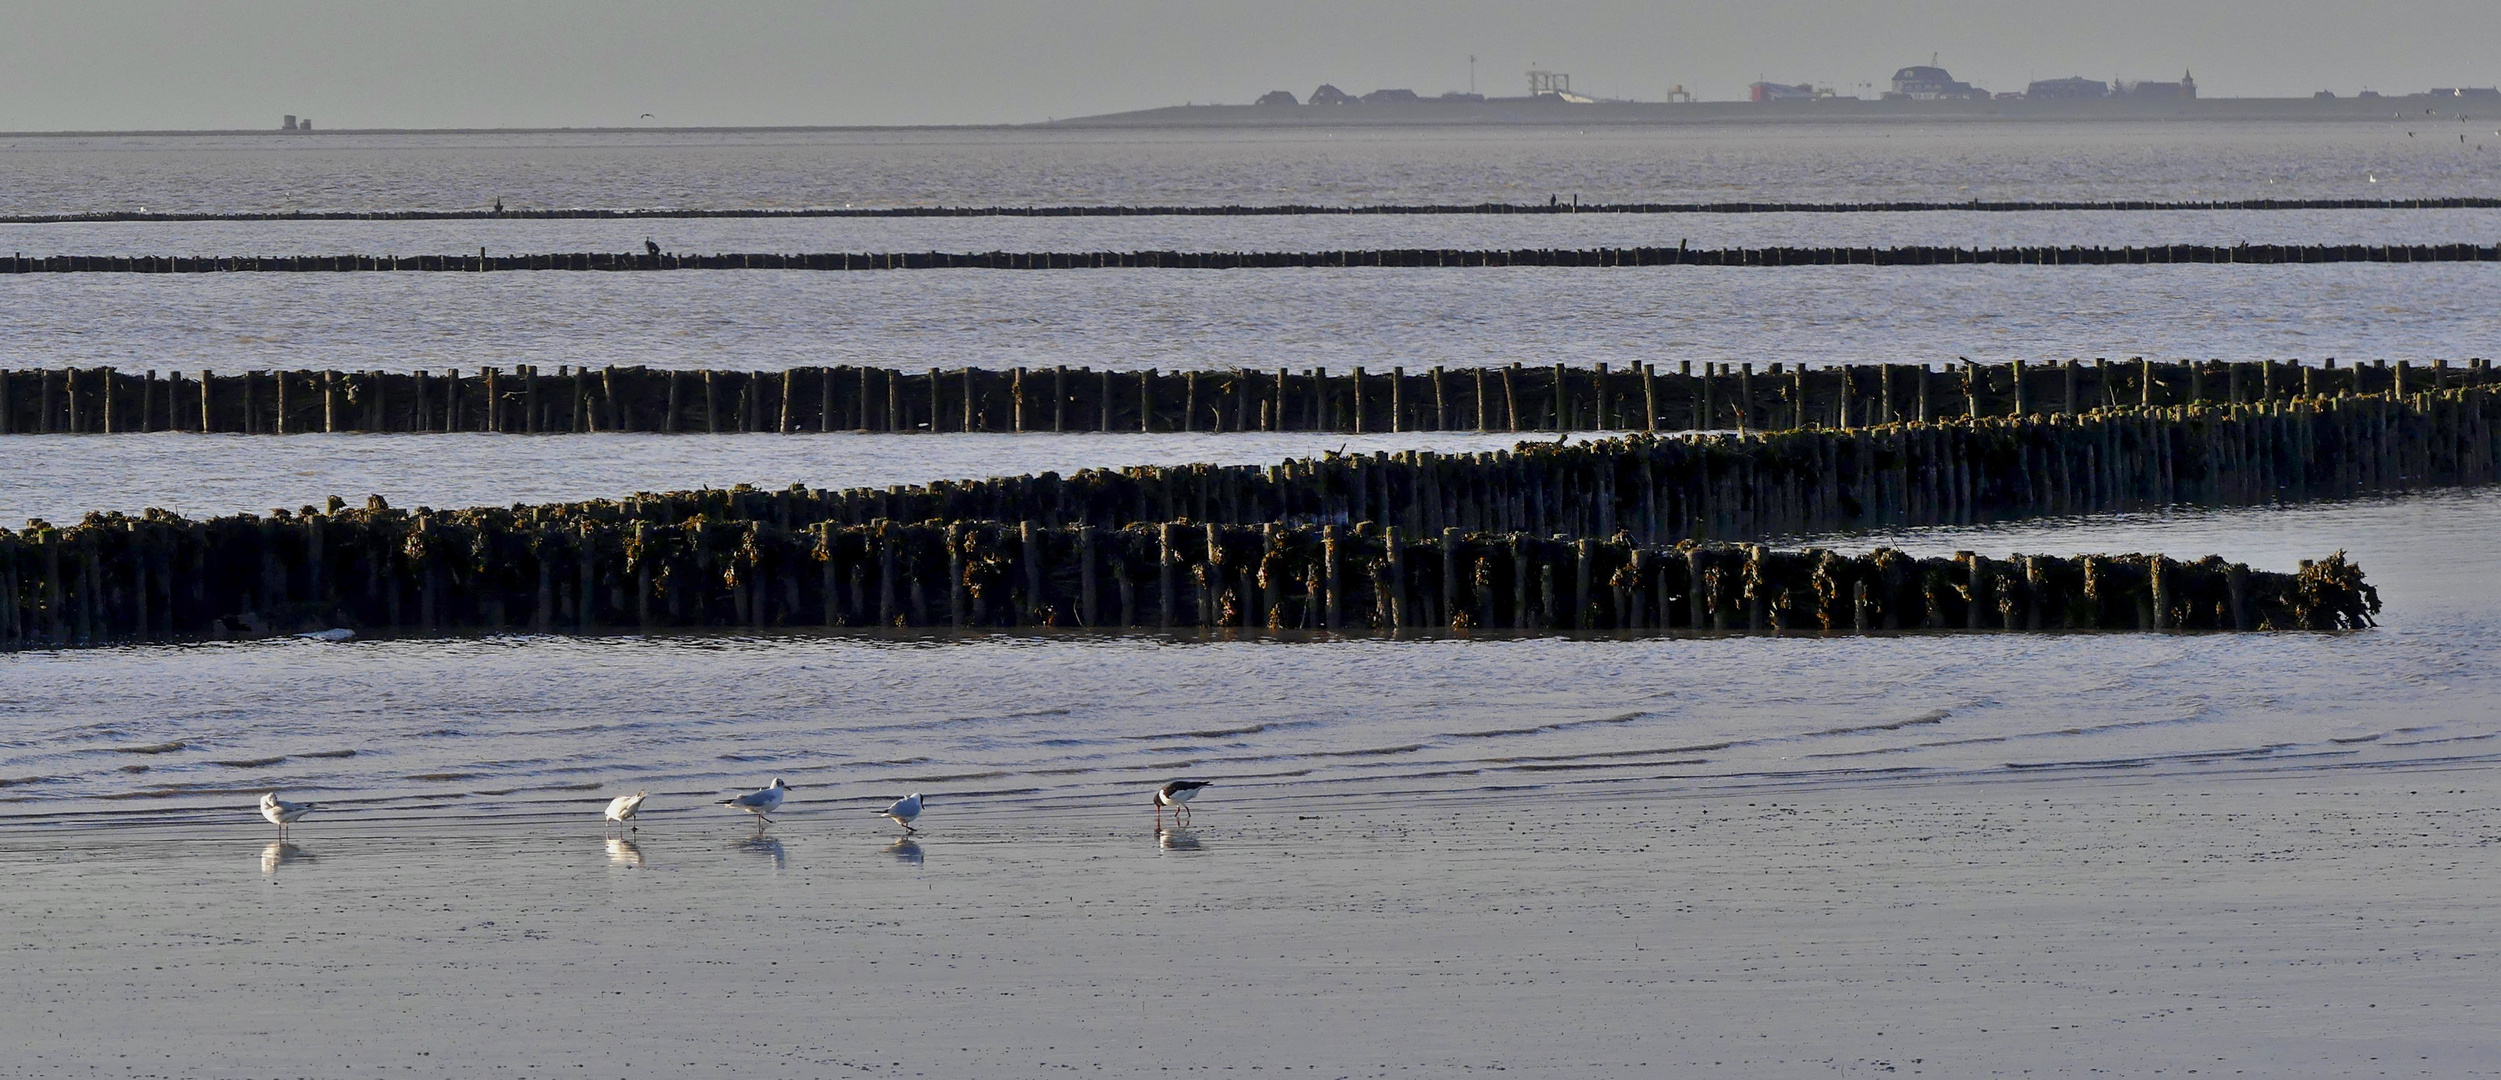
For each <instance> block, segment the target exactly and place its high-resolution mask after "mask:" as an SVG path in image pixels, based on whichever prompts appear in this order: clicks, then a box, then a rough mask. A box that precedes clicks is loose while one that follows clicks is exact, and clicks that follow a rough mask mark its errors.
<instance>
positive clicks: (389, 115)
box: [0, 0, 2501, 131]
mask: <svg viewBox="0 0 2501 1080" xmlns="http://www.w3.org/2000/svg"><path fill="white" fill-rule="evenodd" d="M2496 45H2501V0H2338V2H2332V3H2324V2H2315V0H2298V2H2294V0H2109V2H2105V0H2047V2H2041V0H1998V2H1973V0H1900V2H1892V3H1811V2H1805V0H1707V2H1686V0H1668V2H1660V0H1651V2H1640V0H1503V2H1475V0H1465V2H1452V3H1392V2H1386V0H1334V2H1325V3H1324V2H1312V0H1252V2H1230V0H1224V2H1218V0H1200V2H1190V0H1064V2H1024V3H1020V2H1015V0H935V2H902V0H894V2H885V3H858V2H835V0H817V2H798V0H773V2H761V0H759V2H739V0H711V2H698V0H599V2H572V0H495V2H486V0H388V2H384V0H368V2H357V3H349V2H317V0H232V2H212V0H75V2H62V0H0V130H17V131H26V130H64V129H90V130H92V129H130V128H259V127H274V126H276V124H277V121H278V117H279V116H280V114H282V113H290V112H292V113H301V114H304V115H306V116H309V117H312V118H313V119H314V121H315V122H316V123H317V124H318V125H319V126H321V127H325V128H337V127H497V126H559V125H575V126H594V125H631V124H635V123H638V122H643V121H639V117H640V116H641V114H643V113H647V112H648V113H653V114H655V116H656V117H657V121H656V122H658V123H663V124H670V125H711V124H911V123H1014V122H1023V121H1033V120H1042V119H1045V118H1049V117H1065V116H1077V115H1084V114H1088V113H1100V112H1113V111H1119V110H1124V109H1136V108H1146V107H1151V106H1155V105H1163V104H1172V103H1178V102H1183V101H1199V102H1208V101H1217V102H1243V103H1246V102H1248V101H1249V100H1250V99H1251V98H1253V97H1255V96H1257V95H1258V94H1259V93H1260V92H1262V91H1265V90H1270V89H1280V88H1281V89H1289V90H1292V91H1294V92H1295V93H1296V94H1298V95H1301V94H1308V93H1310V92H1311V89H1312V88H1313V87H1314V86H1316V85H1318V84H1319V83H1321V82H1324V81H1325V82H1331V83H1335V84H1336V85H1338V86H1340V87H1342V88H1344V89H1347V90H1350V91H1354V92H1357V93H1361V92H1363V91H1367V90H1372V89H1376V88H1379V87H1393V86H1394V87H1408V88H1412V89H1415V90H1417V91H1420V92H1424V93H1427V94H1431V93H1437V92H1440V91H1442V90H1449V89H1465V88H1466V87H1467V85H1468V56H1469V55H1470V54H1474V55H1475V56H1476V57H1477V64H1476V80H1477V87H1478V89H1480V90H1483V91H1485V92H1488V93H1495V94H1518V93H1521V92H1522V91H1523V90H1524V80H1523V77H1522V73H1523V72H1524V71H1526V70H1528V68H1529V67H1530V66H1531V65H1539V66H1543V67H1546V68H1548V69H1551V70H1555V71H1563V72H1568V73H1570V74H1571V75H1572V77H1573V86H1574V87H1575V88H1576V89H1579V90H1582V91H1584V92H1589V93H1595V94H1600V95H1606V96H1622V97H1632V98H1640V99H1644V100H1656V99H1658V98H1660V97H1661V96H1663V95H1664V94H1665V92H1666V91H1667V90H1668V88H1669V87H1671V86H1674V85H1678V84H1681V85H1683V86H1685V87H1686V88H1688V89H1690V90H1692V91H1693V92H1694V93H1695V94H1696V95H1698V96H1700V97H1703V98H1706V99H1711V98H1719V99H1726V98H1736V97H1741V96H1743V94H1744V92H1745V86H1746V84H1747V83H1750V82H1752V81H1754V80H1756V79H1758V78H1768V79H1771V80H1774V81H1779V82H1805V81H1813V82H1815V83H1817V84H1828V85H1832V86H1834V87H1836V88H1838V89H1840V91H1841V92H1842V93H1852V92H1855V91H1856V89H1857V87H1858V85H1859V84H1860V83H1862V82H1873V83H1879V84H1881V83H1882V82H1883V81H1884V80H1885V79H1886V78H1887V77H1888V76H1890V74H1891V73H1892V71H1893V69H1895V68H1897V67H1900V66H1903V65H1905V64H1913V63H1924V62H1926V61H1927V59H1928V56H1929V54H1930V53H1935V54H1937V56H1938V59H1939V60H1940V61H1942V62H1943V63H1944V65H1945V66H1946V67H1948V68H1950V69H1952V70H1953V72H1954V74H1955V75H1956V76H1957V77H1960V78H1964V79H1968V80H1970V81H1973V82H1975V83H1978V84H1980V85H1982V86H1985V87H1989V88H1991V89H2020V88H2021V87H2022V84H2023V83H2025V82H2027V81H2029V80H2031V79H2036V78H2055V77H2059V76H2064V75H2071V74H2082V75H2088V76H2092V77H2095V78H2104V79H2107V78H2113V77H2121V78H2129V79H2139V78H2176V77H2178V75H2179V73H2180V71H2181V70H2182V69H2183V68H2187V69H2193V70H2194V71H2195V72H2196V75H2197V80H2198V84H2199V86H2200V89H2201V91H2202V92H2203V93H2204V94H2205V95H2206V96H2209V97H2223V96H2281V95H2306V94H2308V93H2310V92H2311V91H2314V90H2319V89H2334V90H2336V91H2338V92H2339V93H2346V94H2350V93H2352V92H2353V91H2355V90H2360V89H2363V88H2365V87H2368V88H2373V89H2379V90H2382V91H2387V92H2403V91H2410V90H2419V89H2423V88H2427V87H2431V86H2458V85H2475V86H2490V85H2493V84H2494V83H2496V82H2501V49H2496V47H2495V46H2496Z"/></svg>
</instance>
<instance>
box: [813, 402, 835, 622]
mask: <svg viewBox="0 0 2501 1080" xmlns="http://www.w3.org/2000/svg"><path fill="white" fill-rule="evenodd" d="M816 396H817V404H816V430H817V433H818V434H824V433H826V432H830V431H832V430H834V410H835V409H836V408H837V407H838V406H837V405H836V404H835V403H834V369H832V368H829V367H821V368H818V369H816ZM828 595H831V594H830V593H829V594H828Z"/></svg>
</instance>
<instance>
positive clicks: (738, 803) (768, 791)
mask: <svg viewBox="0 0 2501 1080" xmlns="http://www.w3.org/2000/svg"><path fill="white" fill-rule="evenodd" d="M788 794H790V785H788V784H785V783H783V782H782V778H781V777H778V776H776V777H774V778H773V786H771V787H766V788H758V789H756V790H754V791H750V792H748V793H746V794H744V795H741V796H739V797H737V798H735V799H723V800H721V805H723V806H735V807H737V808H739V809H741V810H744V811H746V812H748V813H750V814H754V815H755V816H756V820H757V821H758V822H759V824H757V825H756V828H759V829H761V828H763V827H764V826H766V825H770V824H772V823H773V819H772V817H771V816H770V815H771V814H772V813H773V811H775V810H779V809H781V808H782V797H783V796H785V795H788Z"/></svg>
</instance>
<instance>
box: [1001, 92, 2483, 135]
mask: <svg viewBox="0 0 2501 1080" xmlns="http://www.w3.org/2000/svg"><path fill="white" fill-rule="evenodd" d="M2483 104H2486V103H2485V102H2483V101H2481V100H2480V99H2473V98H2459V97H2453V96H2451V97H2442V96H2434V95H2431V94H2409V95H2406V96H2403V97H2369V98H2361V97H2351V98H2150V99H2149V98H2102V99H2087V100H2057V99H2042V100H2037V101H2035V100H2028V99H2027V100H2007V101H1998V100H1989V101H1881V100H1879V101H1865V100H1860V99H1857V98H1826V99H1823V100H1820V101H1776V102H1751V101H1697V102H1596V103H1590V104H1579V103H1567V102H1564V101H1561V100H1558V99H1554V98H1495V99H1489V100H1485V101H1440V100H1435V99H1430V98H1427V99H1424V100H1420V101H1413V102H1398V103H1393V104H1378V105H1373V104H1353V105H1171V106H1165V107H1163V108H1157V109H1142V110H1138V111H1134V112H1121V113H1106V114H1103V115H1100V116H1081V117H1075V118H1072V119H1067V120H1055V121H1052V122H1050V123H1048V124H1042V125H1034V126H1040V127H1054V128H1135V127H1251V128H1295V127H1352V126H1406V127H1440V126H1487V127H1502V126H1539V127H1543V126H1581V127H1589V126H1610V127H1617V126H1620V127H1650V126H1672V125H1682V124H1814V123H1845V124H1847V123H1868V124H1884V123H1905V122H1908V123H1934V122H1955V123H1986V122H2012V123H2094V122H2107V121H2130V120H2140V121H2141V120H2157V121H2188V122H2198V121H2251V120H2259V121H2270V120H2271V121H2320V120H2326V121H2365V120H2395V119H2404V118H2406V117H2408V116H2426V115H2431V114H2437V115H2439V116H2441V117H2447V116H2448V115H2450V113H2451V112H2452V111H2453V110H2455V109H2459V108H2467V107H2477V106H2480V105H2483ZM2489 104H2490V105H2491V107H2492V110H2491V111H2494V112H2501V102H2492V103H2489Z"/></svg>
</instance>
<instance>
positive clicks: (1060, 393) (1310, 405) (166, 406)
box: [0, 358, 2495, 435]
mask: <svg viewBox="0 0 2501 1080" xmlns="http://www.w3.org/2000/svg"><path fill="white" fill-rule="evenodd" d="M2494 380H2495V376H2494V369H2493V367H2492V365H2490V364H2489V363H2487V362H2486V361H2485V360H2483V359H2481V358H2474V359H2468V360H2466V361H2464V362H2462V363H2460V364H2457V365H2454V366H2453V365H2452V364H2450V362H2449V361H2446V360H2438V361H2434V362H2432V363H2431V364H2428V365H2424V366H2420V367H2418V366H2416V365H2414V364H2413V363H2411V362H2408V361H2402V360H2401V361H2398V362H2397V363H2395V364H2393V365H2391V364H2388V363H2386V362H2384V361H2382V362H2378V363H2374V364H2367V365H2349V366H2341V367H2340V366H2338V365H2337V362H2336V361H2335V360H2333V359H2329V360H2327V361H2325V362H2324V363H2318V364H2305V363H2300V362H2294V361H2276V360H2262V361H2247V362H2225V361H2199V362H2167V363H2166V362H2157V361H2152V360H2145V359H2142V358H2137V359H2131V360H2127V361H2122V362H2118V363H2113V362H2110V361H2108V360H2106V359H2103V360H2094V361H2091V362H2084V361H2077V360H2069V361H2065V362H2060V363H2045V364H2027V363H2025V362H2022V361H2015V362H2012V363H2006V364H1974V363H1970V362H1964V363H1961V364H1958V365H1952V366H1947V367H1944V368H1942V369H1940V368H1936V367H1931V366H1929V365H1926V364H1842V365H1833V366H1827V367H1815V368H1809V367H1802V366H1796V365H1785V364H1780V363H1772V364H1768V365H1763V366H1762V367H1761V370H1758V367H1757V365H1755V364H1753V363H1735V364H1722V363H1710V362H1706V363H1703V364H1701V365H1700V367H1699V370H1697V369H1696V365H1695V364H1693V363H1692V362H1690V361H1688V362H1683V363H1680V364H1678V365H1677V367H1676V368H1675V369H1674V370H1672V371H1670V370H1662V369H1661V368H1659V367H1657V366H1654V365H1649V364H1641V365H1636V366H1633V367H1630V368H1614V367H1610V366H1609V365H1606V364H1598V365H1595V366H1591V367H1575V366H1569V365H1563V364H1555V365H1550V366H1539V367H1529V366H1524V365H1519V364H1512V365H1506V366H1501V367H1475V368H1443V367H1434V368H1430V369H1422V370H1418V371H1413V372H1410V371H1408V370H1407V369H1405V368H1401V367H1393V368H1391V369H1390V370H1387V371H1368V370H1366V369H1364V368H1355V369H1353V370H1351V371H1340V372H1330V371H1328V370H1326V369H1318V368H1315V369H1308V370H1304V371H1293V370H1288V369H1277V370H1274V371H1259V370H1248V369H1235V370H1230V371H1177V372H1165V371H1155V370H1151V369H1150V370H1146V371H1098V370H1093V369H1089V368H1071V367H1052V368H1013V369H1009V370H1004V371H994V370H987V369H982V368H957V369H951V370H940V369H934V368H933V369H930V370H928V371H926V372H905V371H898V370H894V369H888V368H876V367H830V368H827V367H804V368H793V369H788V370H782V371H718V370H709V369H705V370H693V371H681V370H666V369H651V368H644V367H606V368H599V369H595V370H594V369H590V368H581V369H575V368H572V367H562V368H559V369H558V370H557V371H556V372H555V373H553V374H548V373H543V372H541V371H539V370H538V369H537V368H535V367H526V366H525V367H521V368H518V369H515V370H510V371H506V370H501V369H497V368H485V369H482V370H478V371H474V372H470V373H466V374H464V373H462V372H461V371H460V370H459V369H457V368H455V369H452V370H449V371H446V372H443V373H441V374H434V373H429V372H424V371H416V372H384V371H266V372H262V371H254V372H237V373H229V374H217V373H215V372H209V371H202V372H198V373H196V374H195V375H185V374H183V373H180V372H177V373H174V374H173V375H171V376H170V377H164V378H160V377H159V376H158V374H157V373H156V372H154V371H144V372H125V371H117V370H113V369H110V368H49V369H17V370H0V434H63V433H68V434H118V433H130V432H157V431H192V432H234V433H243V434H268V435H290V434H306V433H315V432H320V433H337V432H360V431H381V432H392V431H401V432H503V433H513V434H558V433H586V432H657V433H668V434H682V433H683V434H721V433H747V432H779V433H800V432H827V431H871V432H948V431H985V432H1071V431H1080V432H1084V431H1091V432H1115V431H1138V432H1158V431H1203V432H1229V431H1230V432H1240V431H1331V432H1348V433H1370V432H1404V431H1483V432H1524V431H1685V430H1713V429H1727V428H1737V429H1785V428H1810V427H1829V428H1845V429H1846V428H1856V427H1865V426H1870V425H1879V424H1885V423H1891V422H1896V421H1904V420H1914V421H1915V420H1942V419H1949V418H1954V417H1971V416H2027V415H2034V414H2041V415H2065V416H2074V415H2078V414H2081V413H2084V412H2090V411H2093V410H2097V409H2113V408H2122V407H2129V406H2134V407H2140V408H2143V407H2159V406H2169V405H2234V404H2263V403H2277V404H2283V403H2289V402H2291V401H2294V400H2297V399H2309V398H2318V397H2334V396H2340V395H2373V394H2386V393H2393V394H2397V395H2399V396H2404V395H2408V394H2412V393H2417V392H2421V391H2427V390H2441V389H2450V388H2456V387H2464V386H2481V385H2486V384H2488V383H2491V382H2493V381H2494Z"/></svg>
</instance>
